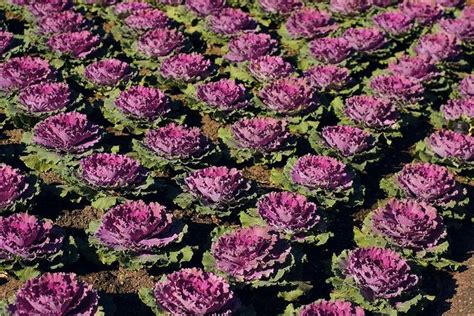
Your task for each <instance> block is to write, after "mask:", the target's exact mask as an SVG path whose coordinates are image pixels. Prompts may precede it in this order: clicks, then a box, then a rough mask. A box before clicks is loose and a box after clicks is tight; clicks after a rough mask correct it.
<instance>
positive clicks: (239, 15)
mask: <svg viewBox="0 0 474 316" xmlns="http://www.w3.org/2000/svg"><path fill="white" fill-rule="evenodd" d="M206 21H207V24H208V25H209V28H210V29H211V30H212V31H213V32H214V33H217V34H222V35H227V36H230V35H236V34H237V33H239V32H242V31H251V30H254V29H255V28H256V27H257V22H256V21H255V20H254V19H253V18H252V17H251V16H250V15H249V14H248V13H247V12H244V11H242V10H240V9H234V8H224V9H222V10H221V11H220V12H219V13H218V14H215V15H209V16H208V17H207V18H206Z"/></svg>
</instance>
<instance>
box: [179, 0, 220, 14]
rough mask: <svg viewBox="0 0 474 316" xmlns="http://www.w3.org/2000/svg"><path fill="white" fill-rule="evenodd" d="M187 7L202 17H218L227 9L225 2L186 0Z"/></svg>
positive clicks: (218, 0) (216, 0)
mask: <svg viewBox="0 0 474 316" xmlns="http://www.w3.org/2000/svg"><path fill="white" fill-rule="evenodd" d="M186 7H187V8H188V9H189V10H191V11H193V12H194V13H196V14H197V15H200V16H206V15H211V14H214V15H218V14H219V11H221V10H222V9H223V8H224V7H225V0H186Z"/></svg>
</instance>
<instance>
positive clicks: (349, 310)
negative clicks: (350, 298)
mask: <svg viewBox="0 0 474 316" xmlns="http://www.w3.org/2000/svg"><path fill="white" fill-rule="evenodd" d="M325 315H328V316H329V315H340V316H365V312H364V310H363V309H362V308H361V307H359V306H354V305H353V304H352V303H350V302H345V301H326V300H318V301H317V302H314V303H311V304H308V305H305V306H303V307H302V308H301V309H300V311H299V314H298V316H325Z"/></svg>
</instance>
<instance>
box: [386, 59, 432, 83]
mask: <svg viewBox="0 0 474 316" xmlns="http://www.w3.org/2000/svg"><path fill="white" fill-rule="evenodd" d="M388 69H389V70H390V72H391V73H392V74H394V75H397V76H405V77H409V78H414V79H418V80H420V81H428V80H431V79H433V78H434V77H436V76H438V72H437V70H436V66H435V65H434V64H433V63H432V61H431V60H429V59H427V58H426V57H424V56H405V55H404V56H401V57H399V58H397V59H396V60H395V61H393V62H391V63H390V64H389V65H388Z"/></svg>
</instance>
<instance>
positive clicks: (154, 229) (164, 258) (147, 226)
mask: <svg viewBox="0 0 474 316" xmlns="http://www.w3.org/2000/svg"><path fill="white" fill-rule="evenodd" d="M186 232H187V226H186V225H184V224H182V223H180V222H179V221H177V220H176V219H174V218H173V214H172V213H171V212H170V211H168V210H167V209H166V207H164V206H162V205H160V204H158V203H153V202H152V203H148V204H147V203H145V202H143V201H127V202H125V203H123V204H120V205H117V206H115V207H113V208H111V209H110V210H108V211H107V213H105V214H104V215H103V216H102V218H101V219H100V220H99V221H93V222H91V223H90V225H89V229H88V233H89V242H90V244H91V245H93V246H94V247H95V248H96V252H97V255H98V257H99V260H100V261H101V262H102V263H104V264H107V265H110V264H113V263H116V262H118V263H119V264H120V265H121V266H123V267H125V268H130V269H140V268H142V267H143V266H159V267H171V266H178V267H179V266H180V265H181V263H184V262H187V261H189V260H191V258H192V255H193V249H192V247H191V246H185V245H184V244H183V242H182V241H183V237H184V235H185V234H186Z"/></svg>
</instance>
